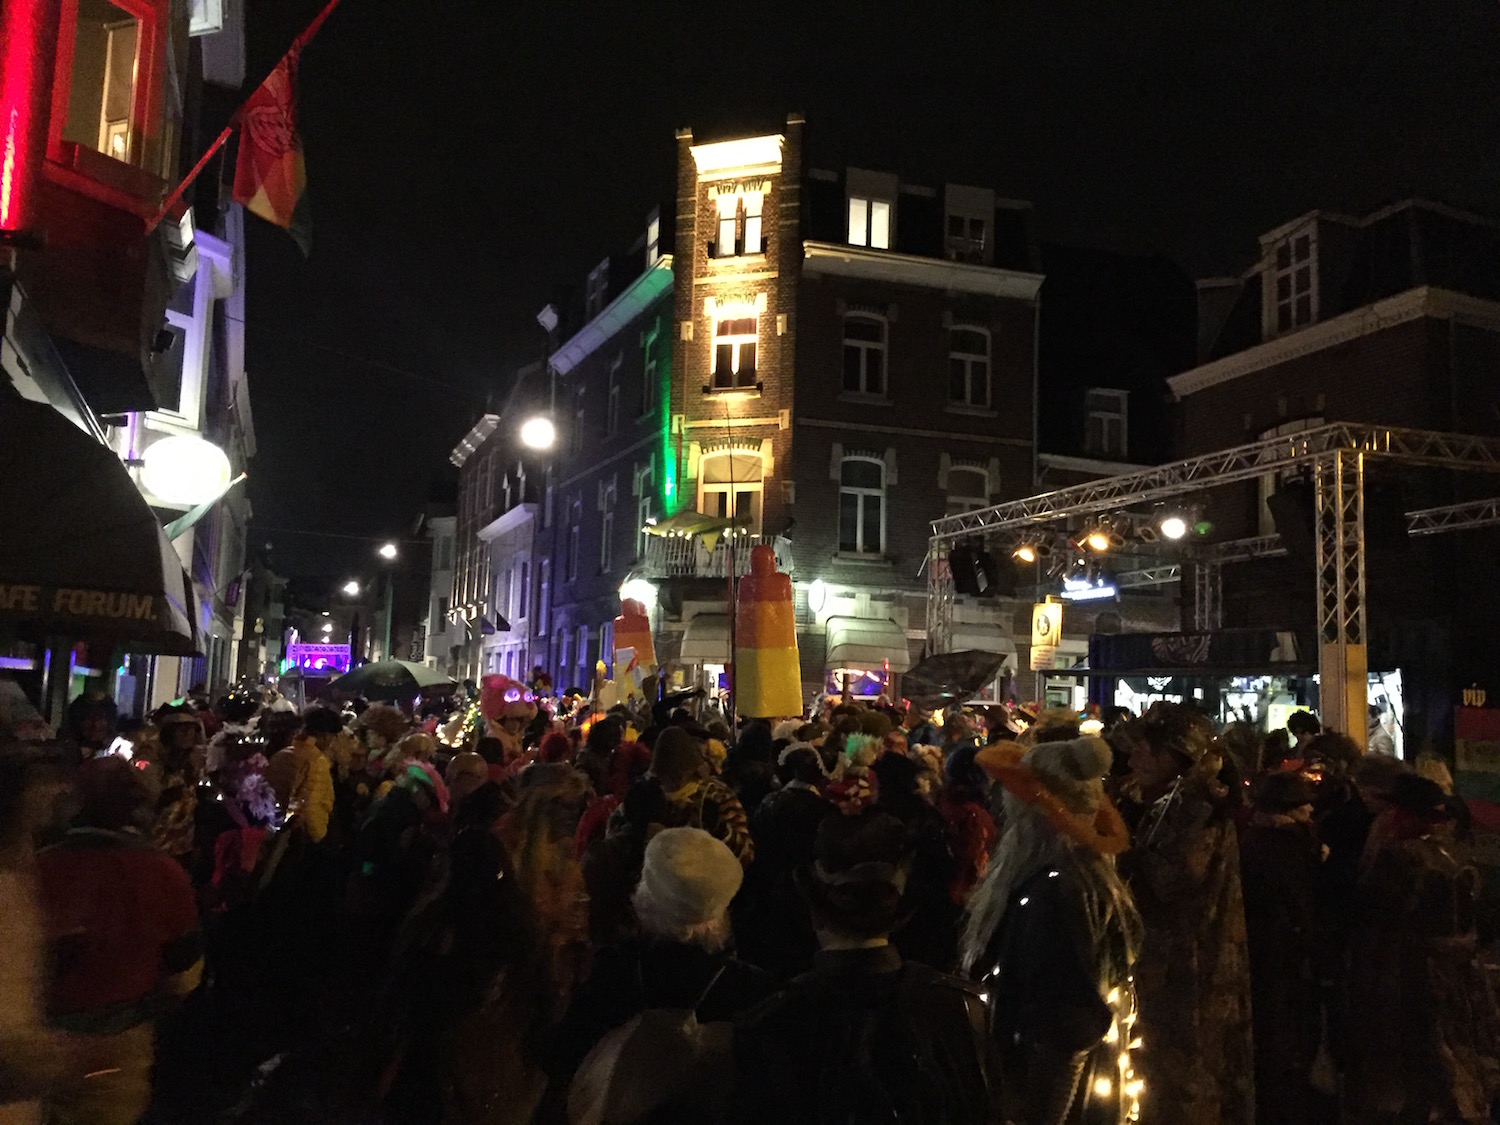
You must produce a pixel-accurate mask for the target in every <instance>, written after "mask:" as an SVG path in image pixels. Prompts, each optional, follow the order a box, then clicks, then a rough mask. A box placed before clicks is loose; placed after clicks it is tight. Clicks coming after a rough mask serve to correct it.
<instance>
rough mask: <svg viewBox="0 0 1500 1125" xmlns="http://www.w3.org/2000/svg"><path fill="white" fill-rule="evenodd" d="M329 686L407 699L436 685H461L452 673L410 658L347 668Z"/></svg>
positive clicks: (374, 696) (351, 692) (371, 695)
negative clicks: (447, 674) (454, 679)
mask: <svg viewBox="0 0 1500 1125" xmlns="http://www.w3.org/2000/svg"><path fill="white" fill-rule="evenodd" d="M328 686H329V687H330V688H332V689H333V690H335V691H342V692H345V693H347V694H349V695H362V696H364V697H365V698H366V699H406V698H408V697H410V696H413V695H417V694H419V693H421V692H424V691H431V690H433V689H434V688H453V687H457V686H458V685H457V684H456V683H454V681H453V678H452V677H451V676H445V675H443V673H441V672H439V671H438V670H437V669H436V668H429V667H427V665H425V664H413V663H412V662H411V661H409V660H377V661H376V662H375V663H373V664H361V665H360V666H359V667H358V668H355V669H354V670H353V671H351V672H345V673H344V674H343V675H342V676H340V677H338V679H336V680H331V681H329V684H328Z"/></svg>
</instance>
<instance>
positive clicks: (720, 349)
mask: <svg viewBox="0 0 1500 1125" xmlns="http://www.w3.org/2000/svg"><path fill="white" fill-rule="evenodd" d="M758 339H759V333H758V331H757V323H756V318H755V317H753V316H742V317H731V318H728V319H725V320H721V321H719V322H718V323H717V324H716V325H714V389H716V390H733V389H736V388H741V387H753V386H755V345H756V342H757V340H758Z"/></svg>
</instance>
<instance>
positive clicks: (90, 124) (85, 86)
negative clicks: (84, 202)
mask: <svg viewBox="0 0 1500 1125" xmlns="http://www.w3.org/2000/svg"><path fill="white" fill-rule="evenodd" d="M77 19H78V22H77V26H76V28H75V29H74V34H73V44H72V46H73V50H72V59H71V60H70V61H71V67H70V69H71V81H70V83H69V86H68V116H67V119H66V120H65V121H64V122H63V126H62V139H63V140H64V141H71V142H72V143H73V144H76V145H79V146H80V147H82V148H91V149H94V150H95V151H97V152H102V153H103V154H104V155H105V156H108V157H111V158H112V159H114V160H119V161H121V162H122V163H126V164H134V163H137V162H138V160H139V157H140V153H139V152H138V151H137V140H138V138H137V136H136V126H137V121H136V116H137V115H136V85H137V81H138V75H139V74H140V65H139V57H140V47H141V39H142V30H143V29H142V26H141V21H140V20H139V19H137V18H136V17H135V16H133V15H132V14H131V13H130V12H128V11H126V10H125V9H123V8H120V7H117V6H115V5H114V4H111V3H110V2H109V0H79V3H78V6H77Z"/></svg>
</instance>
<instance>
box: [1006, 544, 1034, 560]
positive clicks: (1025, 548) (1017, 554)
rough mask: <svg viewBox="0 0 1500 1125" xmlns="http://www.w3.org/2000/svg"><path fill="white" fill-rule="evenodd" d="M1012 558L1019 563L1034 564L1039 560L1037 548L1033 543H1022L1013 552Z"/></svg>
mask: <svg viewBox="0 0 1500 1125" xmlns="http://www.w3.org/2000/svg"><path fill="white" fill-rule="evenodd" d="M1011 557H1012V558H1014V559H1015V560H1016V561H1017V562H1023V563H1034V562H1036V559H1037V554H1036V547H1035V545H1034V544H1031V543H1022V544H1021V545H1020V546H1019V547H1017V548H1016V549H1015V550H1014V551H1012V552H1011Z"/></svg>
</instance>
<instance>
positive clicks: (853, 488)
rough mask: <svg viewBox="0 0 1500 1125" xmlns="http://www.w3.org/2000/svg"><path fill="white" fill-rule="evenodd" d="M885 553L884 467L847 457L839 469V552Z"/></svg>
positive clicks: (883, 465)
mask: <svg viewBox="0 0 1500 1125" xmlns="http://www.w3.org/2000/svg"><path fill="white" fill-rule="evenodd" d="M884 550H885V464H884V462H882V461H877V460H875V459H874V458H873V457H845V458H844V461H843V464H842V465H841V466H840V469H839V551H840V553H842V554H849V555H878V554H880V553H881V552H883V551H884Z"/></svg>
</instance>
